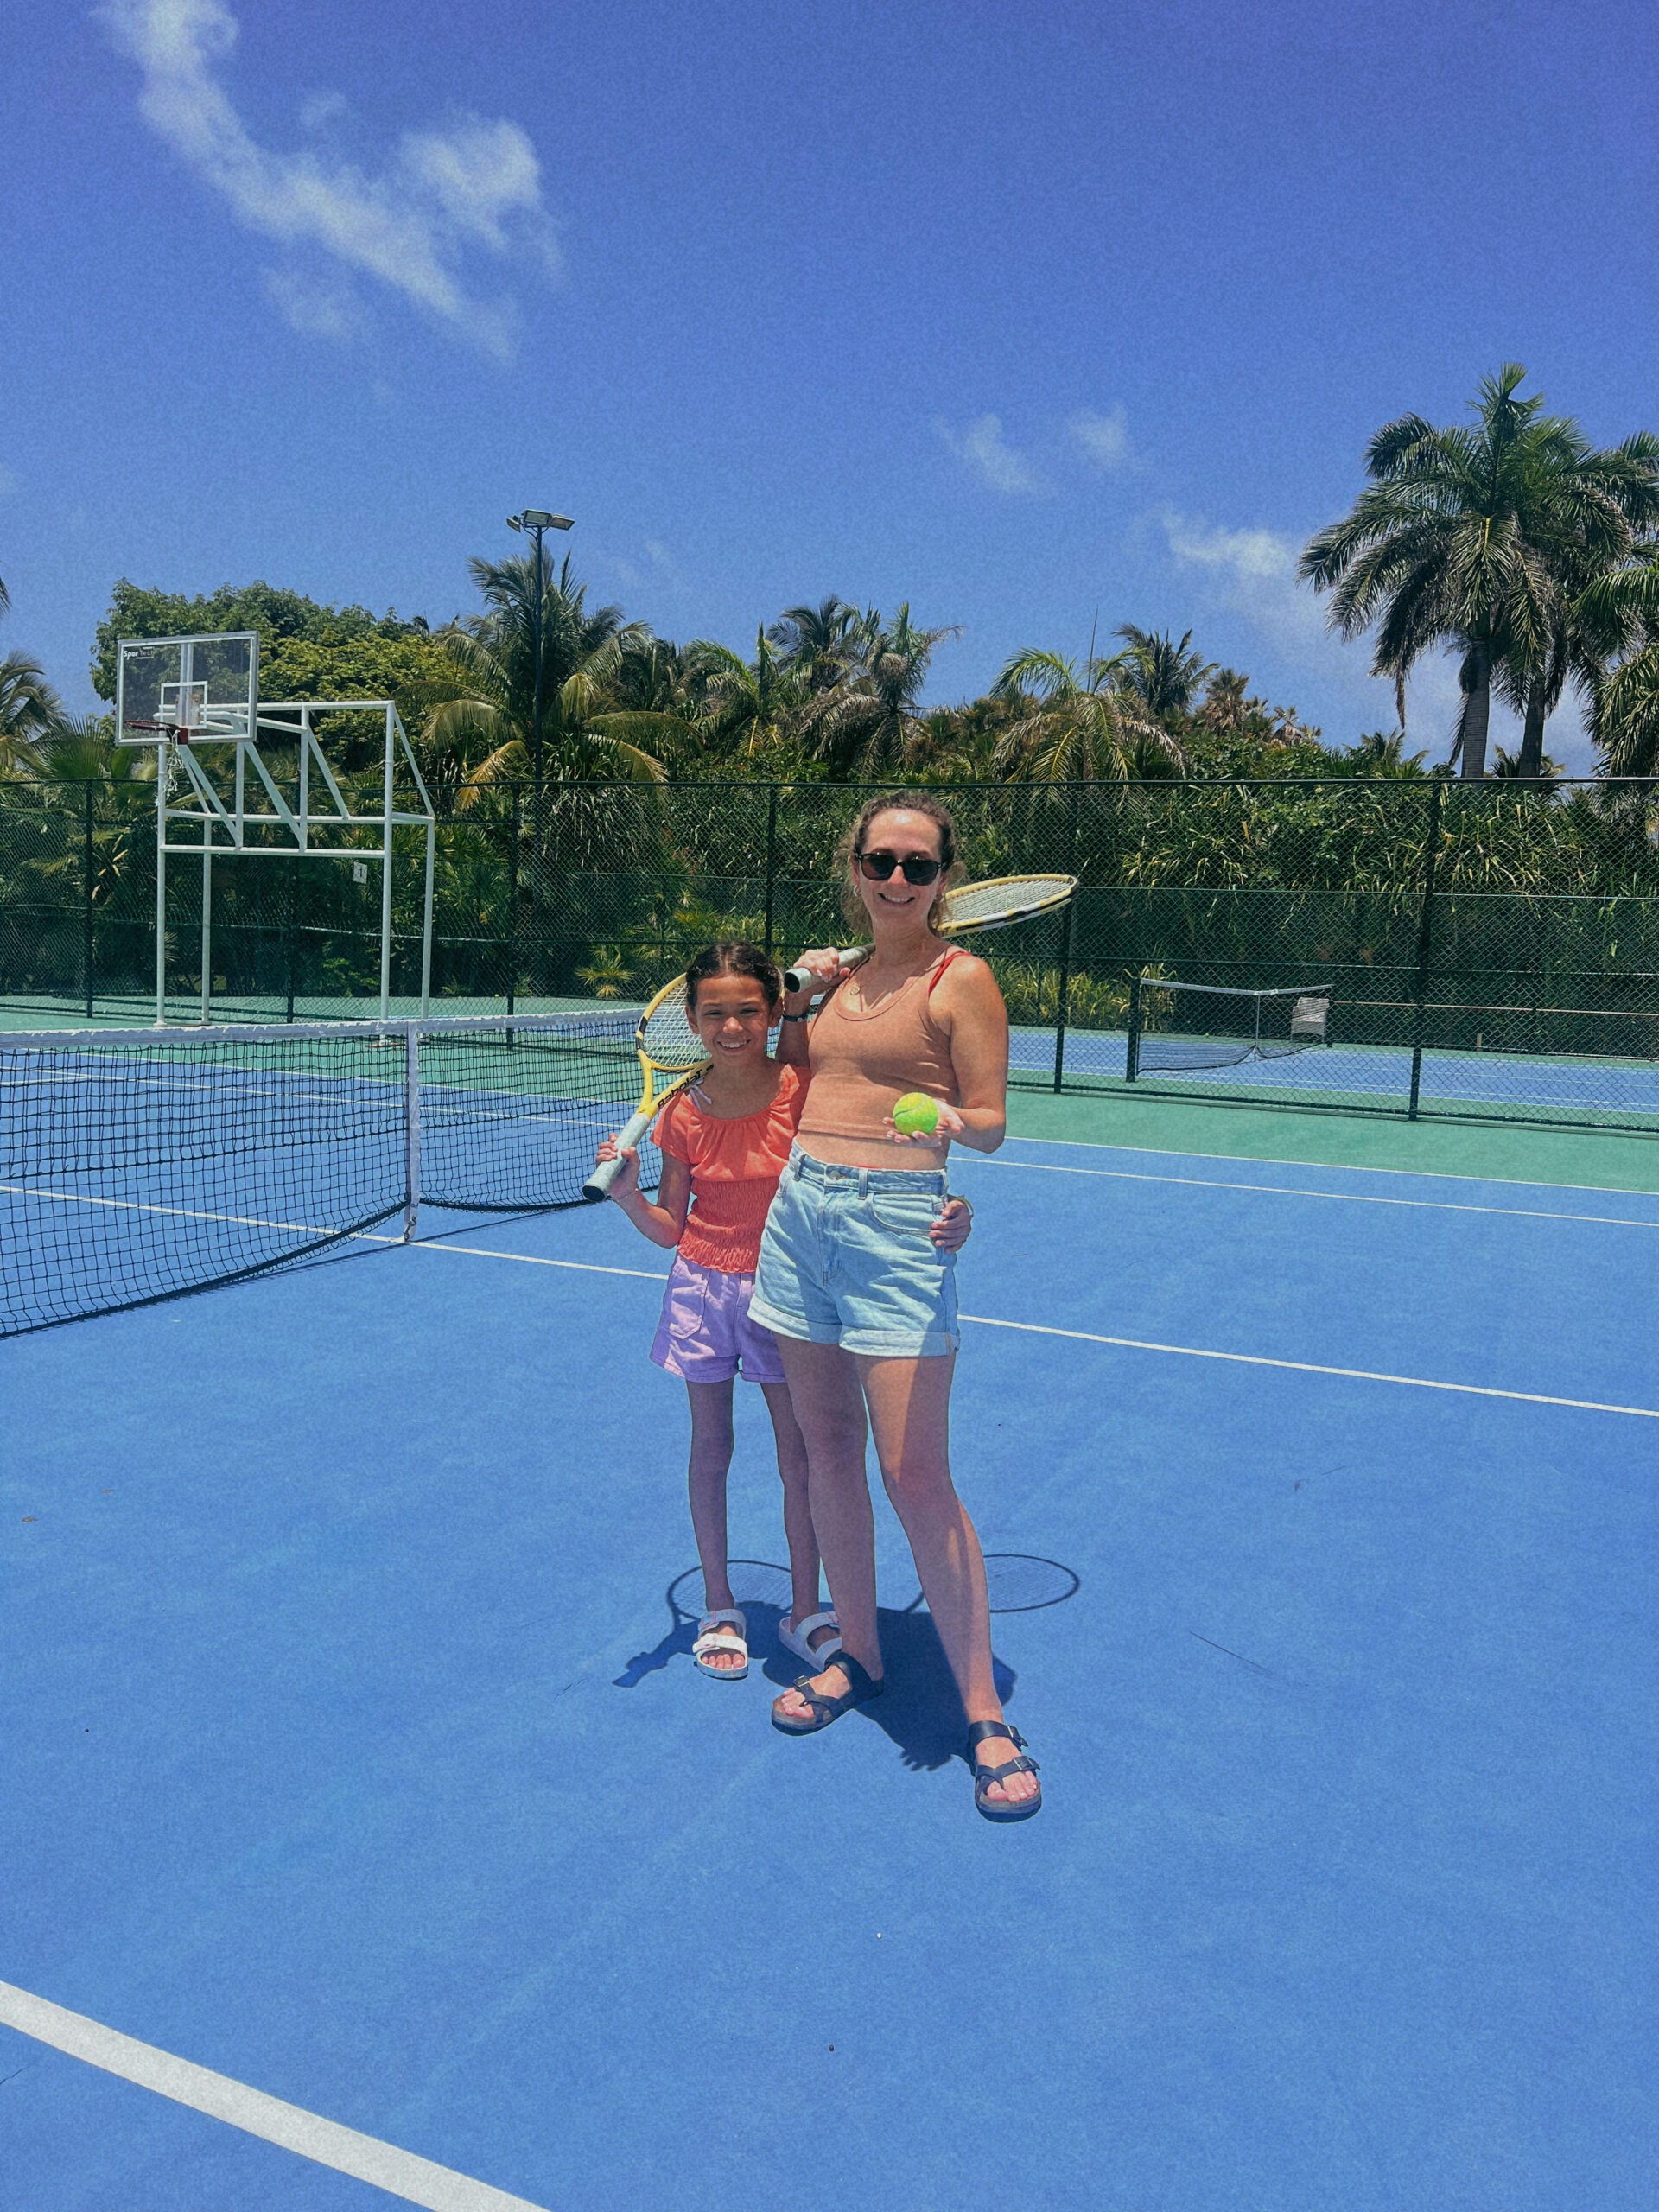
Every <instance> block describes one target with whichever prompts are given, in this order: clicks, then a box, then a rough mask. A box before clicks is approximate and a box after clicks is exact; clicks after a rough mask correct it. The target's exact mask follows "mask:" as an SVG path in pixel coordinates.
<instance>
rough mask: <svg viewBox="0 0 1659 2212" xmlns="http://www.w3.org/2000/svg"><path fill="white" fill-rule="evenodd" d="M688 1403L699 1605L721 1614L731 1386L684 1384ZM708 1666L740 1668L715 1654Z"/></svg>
mask: <svg viewBox="0 0 1659 2212" xmlns="http://www.w3.org/2000/svg"><path fill="white" fill-rule="evenodd" d="M685 1395H686V1396H687V1397H688V1398H690V1401H691V1465H690V1471H689V1474H688V1478H687V1482H686V1489H687V1491H688V1492H689V1494H690V1500H691V1529H692V1533H693V1534H694V1535H695V1536H696V1540H697V1557H698V1559H699V1560H701V1561H702V1588H703V1599H702V1602H703V1605H704V1606H705V1607H706V1608H707V1610H708V1611H709V1612H711V1613H718V1612H722V1611H725V1609H726V1608H727V1607H728V1605H730V1604H731V1602H732V1586H731V1584H730V1582H729V1581H728V1580H727V1573H726V1477H727V1475H728V1472H729V1471H730V1469H731V1465H732V1385H731V1384H730V1383H687V1384H686V1386H685ZM737 1664H738V1659H737V1655H736V1653H735V1652H733V1651H715V1652H713V1653H711V1654H710V1655H709V1665H710V1666H711V1667H716V1668H719V1669H721V1670H722V1671H723V1670H725V1669H728V1668H734V1667H735V1666H736V1665H737Z"/></svg>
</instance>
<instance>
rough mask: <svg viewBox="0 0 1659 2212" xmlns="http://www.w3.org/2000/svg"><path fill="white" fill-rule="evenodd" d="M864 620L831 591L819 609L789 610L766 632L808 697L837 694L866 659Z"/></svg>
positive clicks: (795, 608)
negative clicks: (863, 632) (862, 628)
mask: <svg viewBox="0 0 1659 2212" xmlns="http://www.w3.org/2000/svg"><path fill="white" fill-rule="evenodd" d="M861 620H862V618H861V616H860V614H859V611H858V609H857V607H849V605H848V603H847V601H845V600H844V599H837V598H836V594H834V593H833V592H831V593H830V594H829V597H828V598H827V599H822V600H820V601H818V604H817V606H816V607H804V606H803V607H785V609H784V611H783V613H782V614H781V615H779V618H778V620H777V621H775V622H774V623H773V624H772V627H771V629H770V630H769V631H768V632H766V635H767V637H768V638H769V639H771V641H772V644H773V645H776V646H777V648H778V651H779V656H780V662H779V664H780V666H782V667H783V668H785V669H786V670H787V671H789V672H790V674H791V675H793V676H798V677H801V678H802V679H803V680H804V683H805V686H806V689H807V691H808V693H809V694H811V695H816V694H817V693H818V692H821V691H834V690H837V689H838V688H839V687H840V686H841V685H842V684H843V683H849V682H850V680H851V679H852V677H853V676H854V675H855V673H856V671H857V670H858V667H859V664H860V662H861V659H862V658H863V646H864V639H862V638H861V634H860V631H861Z"/></svg>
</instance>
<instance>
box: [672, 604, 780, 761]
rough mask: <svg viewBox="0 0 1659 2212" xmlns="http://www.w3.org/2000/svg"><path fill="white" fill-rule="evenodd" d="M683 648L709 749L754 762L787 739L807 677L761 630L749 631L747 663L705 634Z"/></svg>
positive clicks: (761, 758) (740, 656)
mask: <svg viewBox="0 0 1659 2212" xmlns="http://www.w3.org/2000/svg"><path fill="white" fill-rule="evenodd" d="M687 652H688V654H689V655H690V657H691V658H692V659H693V660H695V662H696V665H697V667H698V668H699V669H700V670H701V671H702V699H703V712H704V715H705V718H706V719H705V727H706V728H707V732H708V736H709V744H710V746H711V748H712V749H713V750H714V751H715V753H723V754H733V753H734V754H736V755H738V756H740V757H741V758H744V759H747V760H751V761H758V760H764V759H765V758H766V756H767V755H768V754H772V753H778V752H779V751H780V750H781V749H782V748H783V747H785V745H787V744H789V743H790V742H791V741H792V739H793V737H794V735H795V732H796V728H797V725H798V720H799V716H800V711H801V709H802V708H803V707H804V705H805V703H806V700H807V697H808V682H809V679H808V677H807V674H806V671H804V669H803V668H801V667H799V666H791V665H790V664H789V663H788V661H787V658H786V657H785V655H784V654H783V653H781V652H779V649H778V647H777V646H776V645H774V644H773V642H772V639H769V638H768V637H767V635H766V631H765V629H764V628H760V629H757V630H756V632H755V633H754V658H753V660H752V661H747V660H745V659H744V658H743V657H742V655H741V653H734V652H733V651H732V649H731V647H730V646H729V645H716V644H715V641H714V640H713V639H711V638H699V639H696V642H695V643H694V644H692V645H690V646H688V647H687Z"/></svg>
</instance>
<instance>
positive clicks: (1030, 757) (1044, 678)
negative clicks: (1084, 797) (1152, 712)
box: [991, 646, 1184, 784]
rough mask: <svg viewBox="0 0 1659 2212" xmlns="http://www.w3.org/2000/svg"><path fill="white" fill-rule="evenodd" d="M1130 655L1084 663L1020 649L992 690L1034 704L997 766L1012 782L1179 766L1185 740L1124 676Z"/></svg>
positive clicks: (1106, 776) (1002, 748)
mask: <svg viewBox="0 0 1659 2212" xmlns="http://www.w3.org/2000/svg"><path fill="white" fill-rule="evenodd" d="M1127 659H1128V656H1127V655H1125V654H1123V653H1113V654H1110V655H1109V656H1108V657H1107V658H1103V659H1097V658H1096V657H1095V655H1094V654H1093V653H1092V652H1091V653H1090V656H1089V658H1088V659H1087V660H1085V661H1084V664H1083V665H1082V667H1081V668H1080V669H1079V668H1078V666H1077V664H1076V663H1075V662H1074V661H1070V660H1067V659H1065V657H1064V656H1063V655H1061V654H1059V653H1052V652H1044V651H1042V650H1041V649H1040V648H1039V647H1036V646H1031V647H1027V650H1026V651H1025V652H1020V653H1015V655H1014V658H1013V659H1012V660H1010V661H1009V662H1008V663H1007V665H1006V667H1005V668H1004V669H1003V671H1002V673H1001V675H1000V676H999V677H997V679H996V683H995V685H994V686H993V691H992V696H994V697H996V698H1001V699H1006V700H1007V701H1009V702H1015V703H1018V704H1020V705H1021V706H1023V707H1024V708H1025V709H1026V710H1027V711H1026V712H1024V713H1023V714H1021V715H1020V718H1019V719H1018V720H1017V721H1014V722H1011V723H1010V724H1009V726H1008V728H1007V729H1006V730H1005V731H1004V732H1003V734H1002V737H1001V741H1000V742H999V744H998V746H997V748H996V752H995V755H994V756H993V759H992V762H991V768H992V772H993V774H995V775H998V776H1001V777H1004V778H1006V779H1007V780H1008V781H1009V782H1011V783H1042V784H1071V783H1104V782H1121V781H1122V779H1124V778H1126V777H1128V776H1131V775H1134V774H1135V773H1137V772H1141V771H1143V769H1144V768H1145V767H1146V766H1152V767H1153V769H1154V773H1155V772H1157V768H1158V766H1160V765H1161V766H1162V767H1163V770H1164V772H1166V773H1167V772H1168V771H1169V769H1170V767H1171V766H1173V767H1174V768H1176V769H1179V768H1180V767H1181V766H1183V765H1184V756H1183V754H1182V752H1181V747H1180V745H1179V741H1178V740H1177V739H1176V738H1175V737H1174V736H1173V734H1171V732H1170V731H1168V730H1167V729H1166V728H1164V727H1163V725H1162V724H1161V723H1160V722H1158V721H1153V720H1151V719H1149V718H1148V716H1147V714H1146V712H1145V700H1144V697H1143V696H1142V694H1141V691H1140V690H1139V689H1138V688H1131V687H1130V686H1128V685H1126V684H1125V683H1123V681H1122V678H1123V674H1124V668H1125V664H1126V662H1127Z"/></svg>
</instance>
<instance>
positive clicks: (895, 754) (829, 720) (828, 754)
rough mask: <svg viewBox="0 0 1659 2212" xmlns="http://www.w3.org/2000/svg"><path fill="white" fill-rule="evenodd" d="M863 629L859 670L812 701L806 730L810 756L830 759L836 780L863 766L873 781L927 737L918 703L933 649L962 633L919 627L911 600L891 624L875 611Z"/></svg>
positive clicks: (805, 714) (805, 712)
mask: <svg viewBox="0 0 1659 2212" xmlns="http://www.w3.org/2000/svg"><path fill="white" fill-rule="evenodd" d="M858 634H860V635H861V642H862V645H863V658H862V665H861V668H860V669H859V672H858V673H857V674H856V675H855V676H853V677H850V679H849V681H848V682H846V683H842V684H841V685H840V686H838V687H837V688H836V689H835V690H821V691H819V692H818V693H817V694H816V696H814V697H812V698H810V699H809V701H808V702H807V703H806V705H805V706H804V708H803V709H802V710H801V715H800V730H801V738H802V742H803V743H804V746H805V747H806V749H807V751H808V753H810V755H811V756H812V757H813V758H814V759H815V760H822V761H823V762H825V763H826V765H827V766H828V767H829V773H830V775H831V776H832V777H834V778H836V779H842V778H843V777H846V776H848V775H849V774H850V773H852V772H854V771H855V770H856V772H857V773H858V775H859V776H860V777H861V779H863V780H865V781H866V782H868V781H872V780H874V779H877V778H880V777H881V776H883V775H886V774H887V773H889V772H892V771H893V770H895V769H897V768H899V767H900V766H902V765H903V764H904V763H905V761H906V760H907V759H908V758H909V757H910V754H911V753H912V751H913V750H914V748H915V747H916V745H917V744H918V742H919V741H921V740H922V739H923V738H924V737H925V730H924V728H923V724H922V721H921V716H920V714H919V712H918V702H919V701H920V698H921V695H922V691H923V689H924V687H925V684H926V683H927V671H928V665H929V664H930V662H931V659H932V657H933V649H934V647H935V646H936V645H938V643H939V642H940V640H941V639H944V638H956V637H960V636H961V634H962V632H961V631H960V630H958V629H957V628H955V627H953V626H944V627H943V628H940V629H937V630H924V629H920V628H918V626H917V625H916V624H915V623H913V622H912V620H911V619H910V605H909V602H908V601H906V603H905V605H904V606H902V607H900V608H899V612H898V613H897V614H896V615H895V616H894V617H893V620H892V621H891V622H884V621H883V620H881V618H880V615H879V614H877V613H875V612H874V609H872V610H871V612H870V613H868V615H866V616H865V617H863V618H862V620H861V622H860V624H859V625H858Z"/></svg>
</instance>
